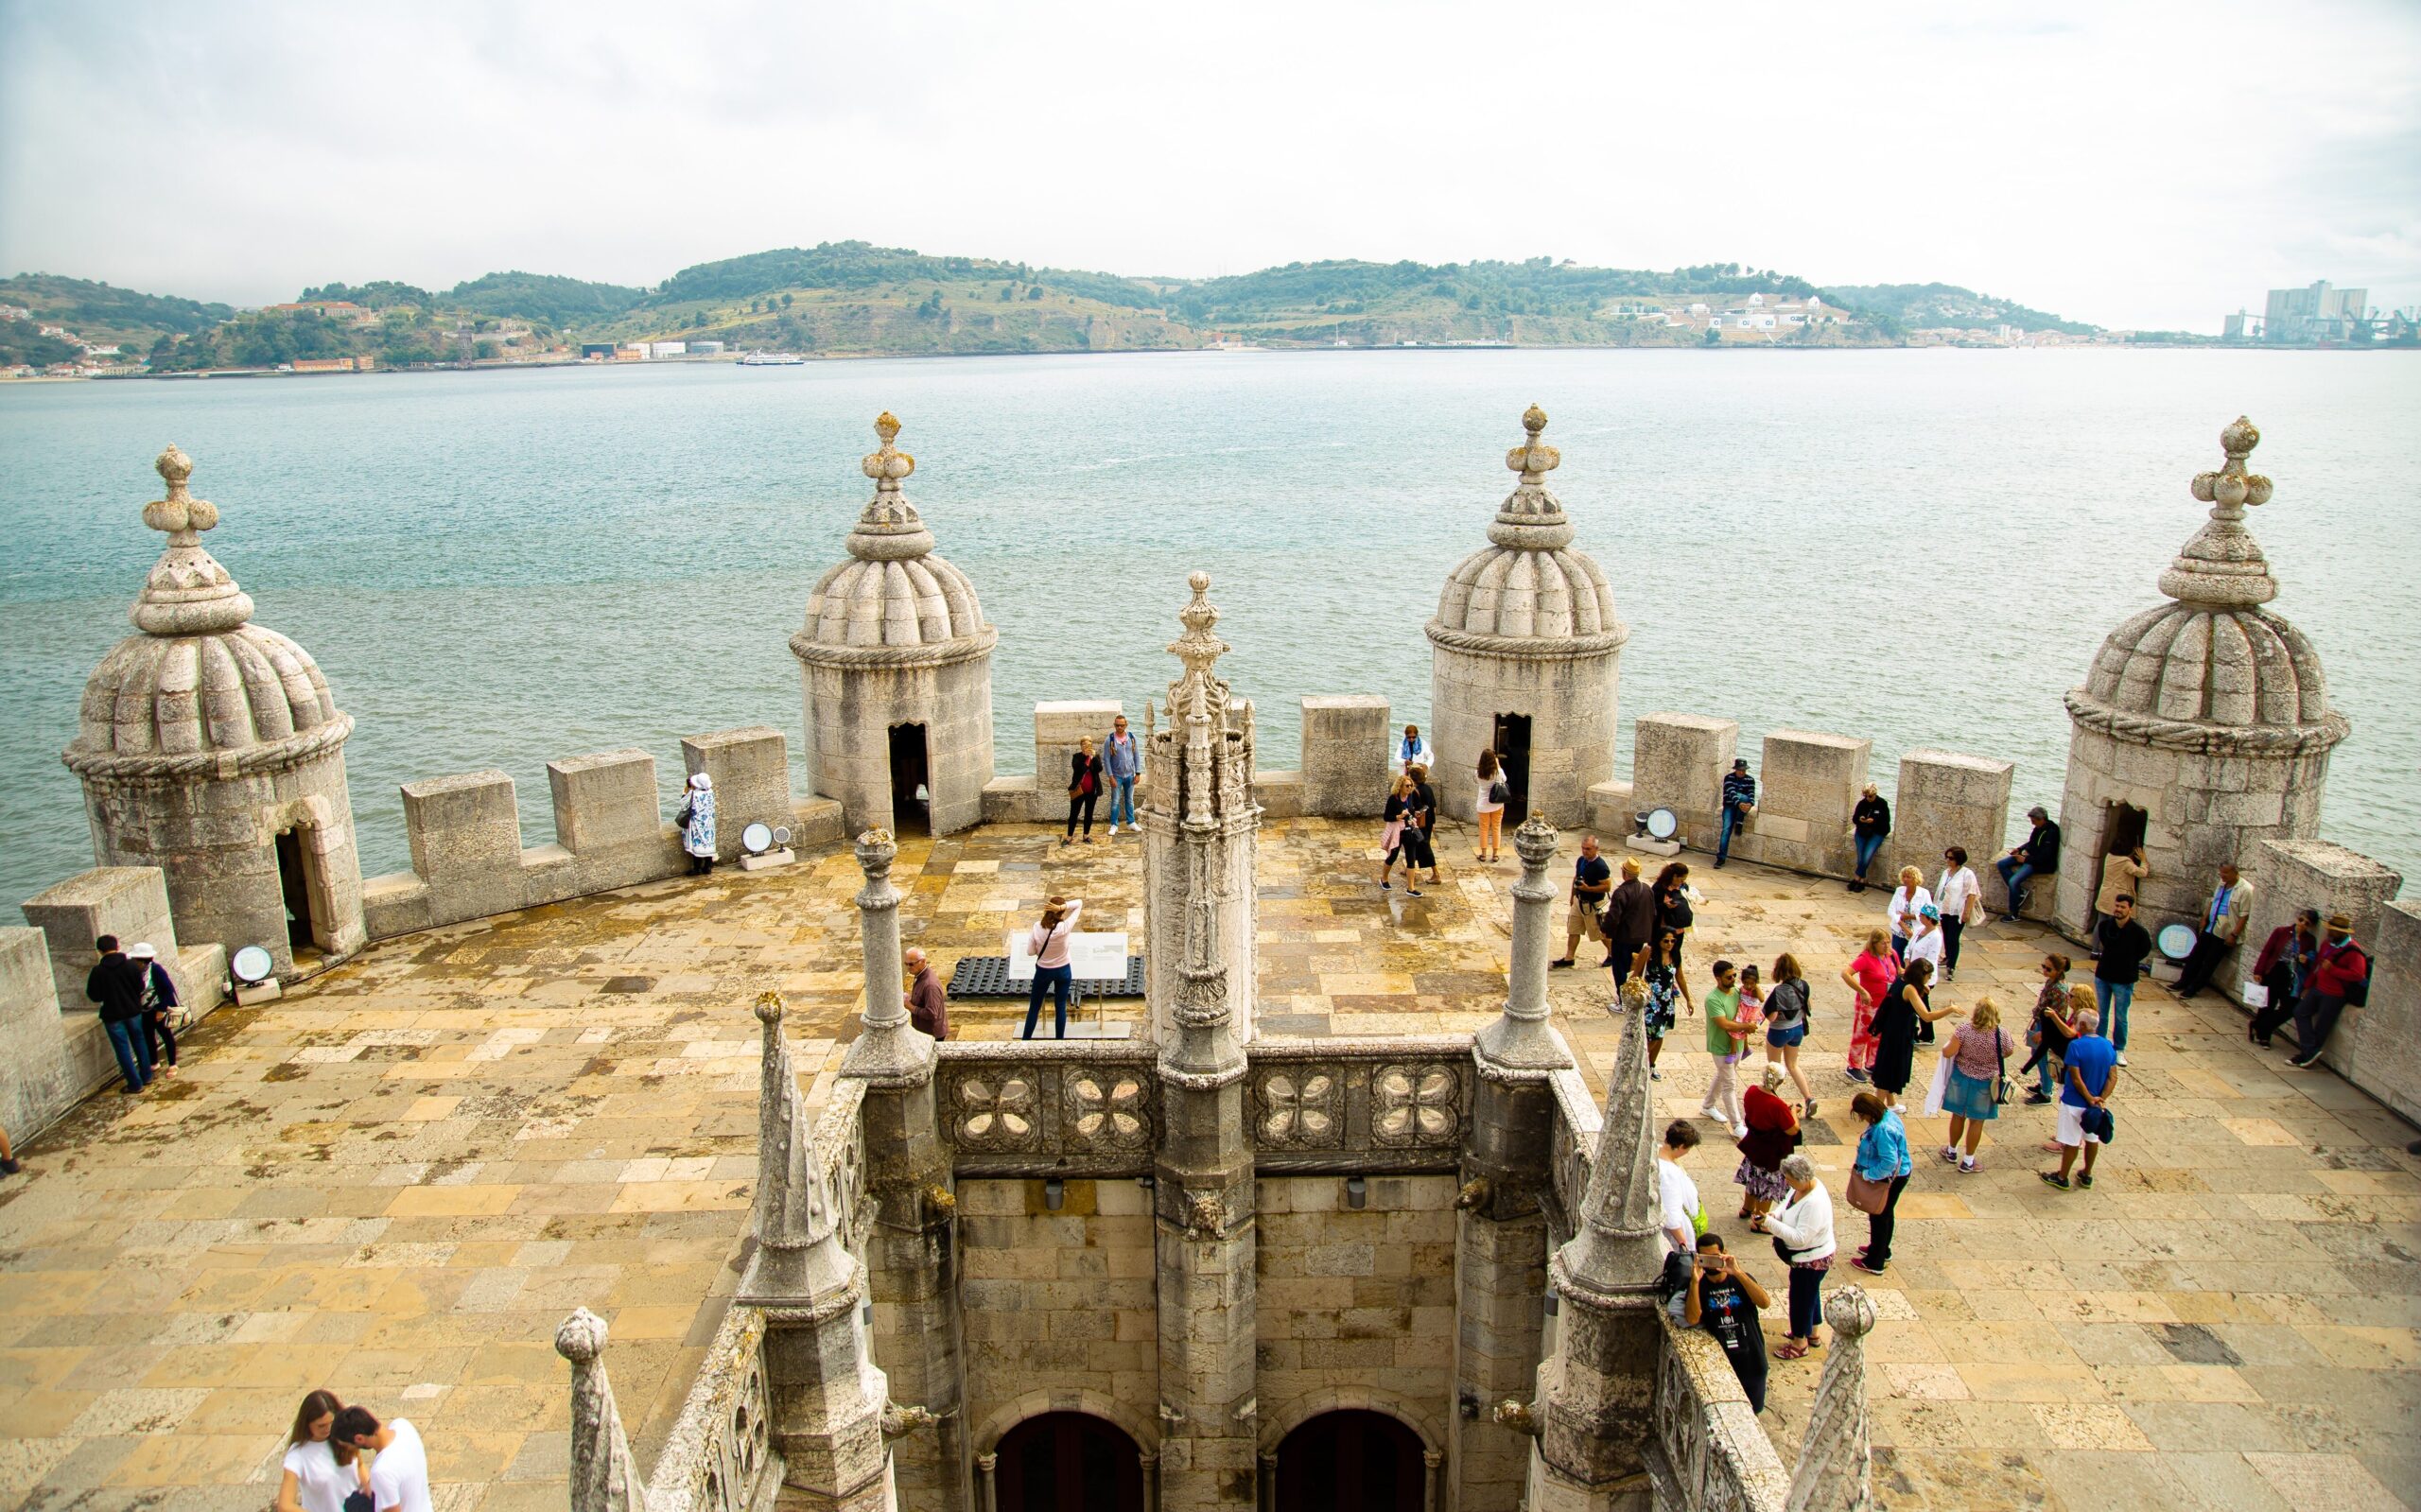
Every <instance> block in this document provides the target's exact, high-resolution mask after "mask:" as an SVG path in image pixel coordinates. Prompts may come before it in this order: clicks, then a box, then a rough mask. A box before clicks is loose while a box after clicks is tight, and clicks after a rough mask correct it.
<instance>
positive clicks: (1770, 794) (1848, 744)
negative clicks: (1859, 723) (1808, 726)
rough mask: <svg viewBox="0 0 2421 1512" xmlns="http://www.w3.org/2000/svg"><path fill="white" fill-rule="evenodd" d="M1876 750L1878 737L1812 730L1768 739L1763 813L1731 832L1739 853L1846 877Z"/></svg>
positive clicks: (1760, 773)
mask: <svg viewBox="0 0 2421 1512" xmlns="http://www.w3.org/2000/svg"><path fill="white" fill-rule="evenodd" d="M1873 748H1874V742H1873V741H1872V740H1858V739H1851V738H1850V737H1848V736H1845V735H1827V734H1822V733H1820V732H1816V731H1811V730H1776V731H1774V732H1773V733H1772V734H1770V735H1768V736H1767V737H1766V745H1765V753H1764V758H1763V761H1762V763H1761V764H1760V766H1759V767H1758V770H1757V815H1756V818H1755V820H1754V821H1753V822H1751V824H1750V826H1749V828H1748V830H1747V831H1746V832H1745V833H1743V834H1739V835H1735V836H1733V841H1732V851H1733V855H1735V856H1746V857H1748V858H1749V859H1750V860H1757V861H1762V862H1764V863H1765V864H1766V865H1768V866H1782V867H1787V868H1789V869H1790V870H1792V871H1797V872H1815V873H1817V874H1819V875H1820V876H1825V877H1846V876H1848V875H1849V874H1850V872H1851V871H1852V870H1853V869H1854V868H1855V864H1856V859H1857V853H1856V848H1855V845H1854V844H1853V843H1852V840H1851V834H1850V814H1851V811H1852V810H1854V809H1855V808H1856V807H1857V800H1858V792H1859V790H1860V789H1862V788H1864V787H1865V786H1866V763H1867V757H1868V756H1869V754H1870V753H1871V752H1872V750H1873ZM1971 848H1972V847H1971Z"/></svg>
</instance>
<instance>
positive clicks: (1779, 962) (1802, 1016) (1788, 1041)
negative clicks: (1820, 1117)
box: [1766, 952, 1816, 1119]
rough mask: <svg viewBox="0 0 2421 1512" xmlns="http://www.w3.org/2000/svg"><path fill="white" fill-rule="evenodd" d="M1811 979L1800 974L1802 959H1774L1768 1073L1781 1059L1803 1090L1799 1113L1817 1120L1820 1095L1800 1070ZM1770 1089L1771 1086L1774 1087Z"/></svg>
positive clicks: (1768, 1000) (1768, 1003)
mask: <svg viewBox="0 0 2421 1512" xmlns="http://www.w3.org/2000/svg"><path fill="white" fill-rule="evenodd" d="M1807 1006H1808V1004H1807V979H1806V978H1805V977H1804V976H1802V975H1801V974H1800V970H1799V958H1798V957H1797V956H1795V955H1791V954H1789V953H1787V952H1785V953H1784V954H1782V955H1778V956H1776V957H1774V986H1773V990H1772V991H1771V992H1768V993H1767V994H1766V1069H1767V1070H1768V1071H1771V1070H1772V1069H1774V1063H1775V1061H1776V1060H1777V1059H1779V1060H1780V1061H1781V1063H1782V1065H1783V1068H1784V1069H1785V1070H1787V1071H1788V1072H1789V1073H1790V1082H1791V1085H1792V1086H1796V1087H1798V1088H1799V1110H1800V1112H1801V1113H1802V1114H1803V1115H1805V1116H1806V1117H1808V1118H1811V1119H1812V1118H1814V1117H1815V1116H1816V1093H1815V1090H1814V1089H1813V1088H1811V1087H1810V1086H1808V1085H1807V1073H1806V1072H1804V1071H1803V1070H1801V1069H1799V1047H1800V1046H1801V1045H1802V1044H1803V1043H1804V1042H1805V1041H1806V1038H1807ZM1768 1085H1771V1084H1770V1083H1769V1084H1768Z"/></svg>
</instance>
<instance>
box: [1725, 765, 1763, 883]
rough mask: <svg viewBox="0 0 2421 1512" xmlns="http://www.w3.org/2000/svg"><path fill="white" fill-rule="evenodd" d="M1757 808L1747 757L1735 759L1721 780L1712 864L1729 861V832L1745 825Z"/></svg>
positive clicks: (1753, 783)
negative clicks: (1718, 819) (1721, 800)
mask: <svg viewBox="0 0 2421 1512" xmlns="http://www.w3.org/2000/svg"><path fill="white" fill-rule="evenodd" d="M1756 809H1757V779H1756V778H1754V777H1752V776H1750V775H1749V763H1748V760H1747V758H1745V757H1739V758H1735V759H1734V760H1733V763H1732V770H1731V771H1730V772H1728V773H1724V777H1723V816H1722V823H1721V824H1720V826H1718V827H1717V828H1716V834H1715V864H1716V865H1717V866H1720V865H1722V864H1723V863H1724V862H1725V861H1727V860H1731V859H1732V832H1733V830H1735V829H1737V828H1739V827H1740V826H1742V825H1745V824H1747V823H1748V822H1749V816H1750V814H1752V813H1754V812H1756Z"/></svg>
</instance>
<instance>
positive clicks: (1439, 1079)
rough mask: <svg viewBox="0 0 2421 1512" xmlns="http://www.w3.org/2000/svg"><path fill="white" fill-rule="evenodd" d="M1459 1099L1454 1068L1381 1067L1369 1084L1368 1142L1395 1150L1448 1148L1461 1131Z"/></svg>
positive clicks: (1457, 1073)
mask: <svg viewBox="0 0 2421 1512" xmlns="http://www.w3.org/2000/svg"><path fill="white" fill-rule="evenodd" d="M1462 1094H1463V1080H1462V1072H1461V1070H1460V1069H1457V1068H1456V1067H1454V1066H1450V1065H1447V1064H1444V1063H1442V1062H1433V1063H1430V1064H1427V1065H1420V1066H1382V1067H1380V1068H1379V1069H1378V1072H1377V1074H1375V1075H1374V1076H1372V1077H1371V1078H1370V1138H1371V1140H1372V1141H1373V1142H1375V1143H1378V1144H1383V1145H1389V1146H1393V1147H1396V1148H1402V1147H1404V1146H1408V1145H1424V1144H1451V1143H1453V1142H1454V1138H1455V1136H1456V1134H1457V1133H1459V1132H1460V1130H1461V1128H1462Z"/></svg>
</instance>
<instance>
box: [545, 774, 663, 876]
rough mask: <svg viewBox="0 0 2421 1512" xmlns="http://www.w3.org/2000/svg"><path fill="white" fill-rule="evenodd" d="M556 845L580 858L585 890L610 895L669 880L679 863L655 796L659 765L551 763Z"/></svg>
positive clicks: (550, 786)
mask: <svg viewBox="0 0 2421 1512" xmlns="http://www.w3.org/2000/svg"><path fill="white" fill-rule="evenodd" d="M547 786H548V788H549V790H550V791H552V793H553V795H554V801H555V841H556V843H558V844H560V845H561V846H562V847H563V848H564V849H565V850H567V851H569V852H570V853H571V854H572V855H573V856H574V857H576V858H577V859H578V863H579V864H578V871H579V874H580V884H581V886H582V888H583V890H585V891H589V892H604V891H607V890H609V889H612V888H617V887H628V886H630V885H632V884H633V883H635V882H643V881H648V880H650V879H652V878H657V877H663V876H667V875H670V873H671V869H672V868H673V867H674V866H675V865H676V864H677V861H676V859H675V856H674V849H675V847H674V846H673V845H672V844H671V843H670V842H669V841H668V840H667V839H666V837H665V827H664V815H663V811H662V809H661V808H660V807H659V805H658V802H657V797H656V790H655V758H654V757H653V756H649V755H648V754H647V753H646V752H644V751H637V750H622V751H606V752H602V753H601V754H599V755H596V756H568V757H566V758H565V759H564V760H561V761H549V762H548V763H547Z"/></svg>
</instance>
